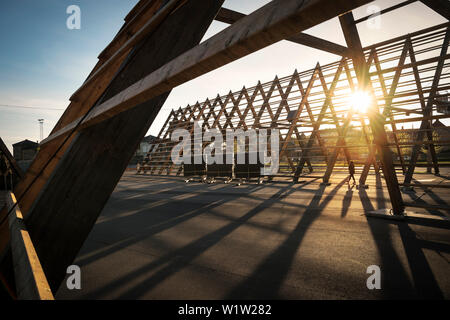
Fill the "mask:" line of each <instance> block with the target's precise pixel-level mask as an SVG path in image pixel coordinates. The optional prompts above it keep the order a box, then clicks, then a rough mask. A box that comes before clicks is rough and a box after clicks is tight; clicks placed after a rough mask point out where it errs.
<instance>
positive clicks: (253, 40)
mask: <svg viewBox="0 0 450 320" xmlns="http://www.w3.org/2000/svg"><path fill="white" fill-rule="evenodd" d="M369 2H371V0H351V1H350V0H334V1H330V0H309V1H305V0H283V1H282V0H274V1H272V2H270V3H269V4H267V5H265V6H264V7H262V8H260V9H259V10H257V11H255V12H253V13H252V14H250V15H248V16H246V17H244V18H242V19H241V20H239V21H237V22H236V23H234V24H233V25H231V26H230V27H228V28H227V29H225V30H223V31H221V32H220V33H218V34H216V35H215V36H213V37H211V38H210V39H208V40H206V41H204V42H203V43H201V44H200V45H198V46H197V47H195V48H193V49H191V50H189V51H187V52H185V53H183V54H181V55H180V56H179V57H177V58H175V59H173V60H172V61H170V62H168V63H167V64H166V65H164V66H162V67H160V68H159V69H158V70H155V71H154V72H152V73H151V74H149V75H147V76H146V77H144V78H142V79H140V80H139V81H137V82H136V83H134V84H133V85H130V86H129V87H128V88H126V89H124V90H122V91H121V92H119V93H118V94H117V95H116V96H114V97H111V98H110V99H109V100H108V101H105V102H103V103H102V104H100V105H98V106H97V107H96V108H95V109H94V110H93V111H92V112H91V113H90V114H89V115H88V116H87V117H86V118H85V119H84V120H83V119H82V118H79V119H77V120H75V121H73V122H72V123H71V124H69V125H67V126H66V127H65V128H63V129H61V130H59V131H58V132H55V133H54V134H52V135H50V136H49V137H48V138H47V139H45V140H44V141H43V142H42V143H44V144H45V143H48V142H49V141H51V140H52V139H54V138H56V137H58V136H60V135H65V134H67V133H69V132H70V131H71V130H72V129H74V128H77V130H81V129H84V128H87V127H89V126H91V125H94V124H96V123H99V122H101V121H103V120H105V119H109V118H111V117H113V116H115V115H117V114H119V113H121V112H124V111H126V110H129V109H131V108H133V107H135V106H136V105H138V104H140V103H144V102H145V101H148V100H149V99H151V98H153V97H155V96H158V95H160V94H162V93H164V92H167V91H168V90H170V89H172V88H174V87H176V86H178V85H180V84H183V83H185V82H187V81H189V80H192V79H195V78H196V77H198V76H201V75H203V74H205V73H207V72H209V71H212V70H214V69H217V68H219V67H221V66H224V65H226V64H228V63H230V62H232V61H234V60H237V59H239V58H242V57H244V56H246V55H248V54H250V53H253V52H255V51H257V50H259V49H262V48H264V47H266V46H268V45H271V44H273V43H275V42H277V41H280V40H282V39H284V38H288V37H289V36H292V35H293V34H295V33H298V32H301V31H302V30H306V29H308V28H310V27H312V26H315V25H317V24H320V23H321V22H324V21H326V20H329V19H331V18H333V17H335V16H337V15H339V14H342V13H344V12H347V11H349V10H352V9H354V8H357V7H358V6H361V5H363V4H366V3H369ZM80 122H81V125H78V124H79V123H80Z"/></svg>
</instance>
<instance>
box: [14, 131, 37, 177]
mask: <svg viewBox="0 0 450 320" xmlns="http://www.w3.org/2000/svg"><path fill="white" fill-rule="evenodd" d="M38 147H39V144H38V143H36V142H33V141H30V140H28V139H25V140H23V141H20V142H17V143H14V144H13V155H14V159H16V161H17V164H18V165H19V167H20V168H21V169H22V170H23V171H26V170H27V169H28V167H29V166H30V164H31V162H32V161H33V159H34V157H35V155H36V153H37V151H38Z"/></svg>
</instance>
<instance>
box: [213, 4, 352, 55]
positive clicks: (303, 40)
mask: <svg viewBox="0 0 450 320" xmlns="http://www.w3.org/2000/svg"><path fill="white" fill-rule="evenodd" d="M245 16H246V15H245V14H243V13H240V12H237V11H234V10H230V9H227V8H221V9H220V11H219V13H218V14H217V16H216V18H215V19H216V20H217V21H220V22H224V23H228V24H233V23H235V22H236V21H238V20H240V19H242V18H243V17H245ZM286 40H287V41H290V42H294V43H298V44H301V45H304V46H308V47H311V48H315V49H319V50H322V51H326V52H329V53H333V54H336V55H339V56H343V57H345V56H347V55H348V48H347V47H344V46H341V45H340V44H337V43H334V42H331V41H328V40H324V39H321V38H318V37H314V36H311V35H309V34H306V33H303V32H301V33H298V34H295V35H292V36H290V37H289V38H287V39H286Z"/></svg>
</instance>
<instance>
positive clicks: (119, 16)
mask: <svg viewBox="0 0 450 320" xmlns="http://www.w3.org/2000/svg"><path fill="white" fill-rule="evenodd" d="M401 1H402V0H377V1H375V2H374V3H373V4H375V5H377V6H379V7H380V8H381V9H383V8H386V7H388V6H390V5H393V4H396V3H399V2H401ZM267 2H269V1H268V0H247V1H242V0H226V1H225V4H224V7H228V8H230V9H234V10H237V11H240V12H243V13H250V12H251V11H253V10H254V9H256V8H258V7H260V6H262V5H264V4H266V3H267ZM136 3H137V0H95V1H94V0H79V1H76V0H39V1H36V0H14V1H13V0H11V1H2V2H1V4H0V38H1V41H2V50H0V71H1V72H0V137H2V139H3V140H4V141H5V143H6V144H7V145H8V147H11V144H12V143H15V142H18V141H20V140H23V139H30V140H38V139H39V126H38V122H37V119H38V118H44V119H45V124H44V137H45V136H47V135H48V134H49V132H50V130H51V129H52V128H53V126H54V125H55V123H56V121H57V120H58V118H59V117H60V115H61V114H62V112H63V109H65V108H66V107H67V105H68V104H69V100H68V99H69V97H70V96H71V94H72V93H73V92H74V91H75V90H76V89H77V88H78V87H79V86H80V85H81V83H82V82H83V81H84V80H85V78H86V77H87V75H88V74H89V72H90V70H91V69H92V68H93V66H94V65H95V63H96V62H97V56H98V54H99V53H100V52H101V51H102V50H103V48H104V47H105V46H106V45H107V44H108V43H109V42H110V41H111V40H112V38H113V37H114V35H115V34H116V33H117V31H118V30H119V29H120V27H121V26H122V24H123V18H124V17H125V16H126V14H127V13H128V12H129V10H130V9H131V8H132V7H133V6H134V5H135V4H136ZM72 4H76V5H78V6H79V7H80V9H81V29H80V30H69V29H67V27H66V20H67V18H68V16H69V15H68V14H67V13H66V8H67V7H68V6H69V5H72ZM354 14H355V16H356V17H361V16H365V15H366V14H367V6H365V7H362V8H359V9H357V10H355V11H354ZM411 22H413V23H411ZM442 22H445V21H444V19H443V18H442V17H440V16H438V15H436V14H435V13H434V12H433V11H431V10H430V9H428V8H427V7H425V6H424V5H423V4H421V3H419V2H417V3H415V4H412V5H409V6H408V7H406V8H404V9H401V10H399V11H397V12H394V13H390V14H386V15H383V16H382V25H381V29H380V30H377V31H376V32H374V31H373V30H369V29H368V28H367V27H366V26H365V25H364V23H363V24H360V25H359V31H360V33H361V36H362V39H363V41H364V43H363V45H367V44H371V43H376V42H379V41H382V40H386V39H389V38H391V37H394V36H399V35H402V34H405V33H408V32H413V31H415V30H419V29H422V28H425V27H429V26H432V25H435V24H438V23H442ZM225 27H226V25H225V24H223V23H220V22H213V23H212V25H211V27H210V28H209V30H208V32H207V34H206V35H205V38H204V39H207V38H208V37H210V36H212V35H213V34H215V33H217V32H219V31H220V30H222V29H224V28H225ZM307 32H308V33H310V34H313V35H316V36H319V37H322V38H325V39H329V40H331V41H334V42H337V43H341V44H344V43H345V41H344V38H343V36H342V33H341V31H340V29H339V24H338V21H337V19H333V20H330V21H328V22H325V23H323V24H321V25H319V26H316V27H315V28H313V29H311V30H308V31H307ZM337 59H338V57H337V56H335V55H332V54H328V53H324V52H321V51H318V50H315V49H311V48H307V47H304V46H300V45H298V44H293V43H289V42H287V41H280V42H278V43H276V44H274V45H272V46H270V47H268V48H266V49H263V50H260V51H258V52H256V53H253V54H251V55H249V56H247V57H245V58H243V59H240V60H238V61H236V62H234V63H231V64H229V65H227V66H224V67H222V68H219V69H218V70H216V71H213V72H210V73H208V74H206V75H203V76H202V77H199V78H197V79H195V80H193V81H190V82H189V83H186V84H184V85H182V86H180V87H177V88H175V89H174V90H173V91H172V94H171V95H170V96H169V98H168V100H167V102H166V104H165V105H164V107H163V109H162V110H161V112H160V114H159V115H158V117H157V119H156V120H155V122H154V124H153V125H152V127H151V129H150V131H149V133H152V134H157V132H158V131H159V128H160V127H161V125H162V123H163V122H164V120H165V118H166V117H167V115H168V114H169V112H170V110H171V109H172V108H178V107H179V106H182V107H184V106H186V105H187V104H188V103H195V102H196V101H197V100H199V101H203V100H204V99H205V98H206V97H214V96H216V95H217V93H220V94H225V93H227V92H228V91H229V90H230V89H231V90H239V89H241V88H242V86H243V85H246V86H247V87H250V86H253V85H255V84H256V83H257V81H258V80H261V81H263V82H264V81H270V80H272V79H273V78H274V77H275V75H278V76H285V75H289V74H292V72H293V70H294V69H295V68H297V69H298V70H305V69H310V68H312V67H314V65H315V64H316V63H317V61H320V63H321V64H325V63H328V62H333V61H335V60H337ZM2 105H3V106H2ZM4 105H13V106H28V107H33V108H35V109H27V108H17V107H5V106H4ZM37 108H39V109H37ZM49 109H50V110H49ZM51 109H59V110H51Z"/></svg>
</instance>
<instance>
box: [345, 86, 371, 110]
mask: <svg viewBox="0 0 450 320" xmlns="http://www.w3.org/2000/svg"><path fill="white" fill-rule="evenodd" d="M350 103H351V106H352V108H353V110H354V111H355V112H359V113H367V110H368V109H369V108H370V105H371V104H372V97H371V96H370V94H369V93H367V92H365V91H355V92H354V93H353V94H352V95H351V98H350Z"/></svg>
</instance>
